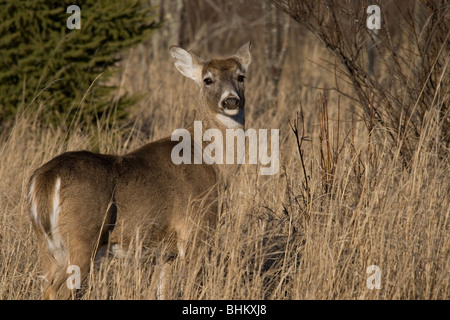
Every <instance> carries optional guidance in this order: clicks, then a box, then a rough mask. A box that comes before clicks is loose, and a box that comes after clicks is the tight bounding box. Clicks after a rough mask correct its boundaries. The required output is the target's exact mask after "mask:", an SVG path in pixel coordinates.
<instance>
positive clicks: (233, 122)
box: [216, 109, 245, 129]
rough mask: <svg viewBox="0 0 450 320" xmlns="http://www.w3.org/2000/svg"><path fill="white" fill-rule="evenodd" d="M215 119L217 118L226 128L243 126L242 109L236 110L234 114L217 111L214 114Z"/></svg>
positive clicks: (243, 114)
mask: <svg viewBox="0 0 450 320" xmlns="http://www.w3.org/2000/svg"><path fill="white" fill-rule="evenodd" d="M228 111H231V110H228ZM233 111H234V110H233ZM216 119H217V120H219V121H220V122H221V123H222V124H223V125H224V126H225V127H227V128H228V129H237V128H243V127H244V123H245V113H244V109H239V110H236V113H235V114H234V115H227V114H222V113H218V114H217V115H216Z"/></svg>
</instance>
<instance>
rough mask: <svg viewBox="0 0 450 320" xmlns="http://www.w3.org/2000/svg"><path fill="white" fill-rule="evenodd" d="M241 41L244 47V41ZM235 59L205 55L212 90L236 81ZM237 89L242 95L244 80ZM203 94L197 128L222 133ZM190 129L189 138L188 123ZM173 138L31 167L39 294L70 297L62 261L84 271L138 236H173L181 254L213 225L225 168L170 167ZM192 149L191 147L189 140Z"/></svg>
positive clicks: (144, 240)
mask: <svg viewBox="0 0 450 320" xmlns="http://www.w3.org/2000/svg"><path fill="white" fill-rule="evenodd" d="M247 47H248V52H249V50H250V45H247ZM238 58H239V56H238V57H237V58H236V57H235V58H233V59H227V60H212V61H211V63H210V65H211V67H212V66H214V69H215V71H214V72H215V74H216V76H217V82H216V83H219V82H220V83H221V84H222V86H218V87H217V88H216V90H219V91H220V90H222V89H223V86H225V87H226V86H231V87H232V86H235V84H234V78H232V77H231V76H230V74H228V73H227V72H229V70H230V68H231V69H233V70H235V69H236V68H241V64H240V63H239V59H238ZM247 60H248V59H247ZM206 65H208V63H206ZM227 70H228V71H227ZM238 89H239V94H240V97H241V96H242V101H244V95H243V94H244V91H243V84H242V85H241V86H240V87H239V88H238ZM213 91H214V90H211V89H210V91H209V92H213ZM220 94H221V93H220V92H217V94H216V95H219V96H220ZM201 95H202V99H201V101H202V103H201V105H200V106H199V108H198V110H197V113H196V116H195V120H199V121H202V122H203V128H204V129H203V130H206V128H218V129H220V130H221V131H222V132H225V129H226V128H225V127H224V125H223V124H222V123H220V121H218V120H217V119H215V117H214V114H215V113H217V112H219V110H217V103H216V104H215V105H211V103H210V101H209V100H208V98H207V97H206V95H205V89H204V88H201ZM243 107H244V105H243V104H242V108H243ZM188 130H189V131H190V133H191V136H192V137H193V135H194V134H193V126H189V127H188ZM224 136H225V134H224ZM193 140H194V139H192V143H193ZM178 143H179V142H178V141H171V139H170V137H167V138H164V139H161V140H158V141H155V142H152V143H149V144H147V145H145V146H143V147H141V148H139V149H137V150H135V151H133V152H131V153H128V154H126V155H123V156H118V155H104V154H94V153H91V152H87V151H79V152H66V153H64V154H62V155H59V156H57V157H55V158H54V159H52V160H50V161H49V162H47V163H46V164H44V165H43V166H42V167H40V168H39V169H37V170H36V171H35V173H34V174H33V175H32V177H31V179H30V205H31V207H32V208H36V210H35V211H36V212H33V210H31V212H32V214H31V220H32V222H33V227H34V229H35V231H36V235H37V237H38V240H39V245H40V257H41V262H42V268H43V270H44V275H45V277H46V280H47V282H46V287H45V290H44V298H46V299H55V298H62V299H66V298H68V297H69V296H70V294H71V291H70V290H69V289H68V288H67V286H66V285H65V281H66V280H67V276H68V275H67V273H66V270H67V267H68V266H69V265H77V266H79V267H80V271H81V274H82V277H85V276H86V274H87V273H88V272H89V268H90V264H91V262H92V261H93V259H94V257H95V255H96V253H97V250H98V248H99V247H100V246H102V245H105V244H107V243H119V244H121V245H122V246H125V247H126V245H127V244H129V243H132V242H133V241H136V237H137V235H139V239H138V241H139V244H142V245H143V246H144V247H154V246H156V245H157V244H158V243H160V242H161V241H164V240H165V239H166V240H167V239H174V240H175V241H171V242H170V243H169V245H170V247H171V250H172V251H173V252H176V250H177V246H181V247H182V248H183V252H185V251H186V250H187V249H189V244H188V243H186V239H187V238H188V236H189V234H190V233H191V232H192V231H193V229H194V227H195V226H200V229H201V230H203V231H205V230H209V229H210V228H213V227H214V226H215V224H216V219H217V213H218V203H217V199H218V192H219V187H220V185H221V182H223V178H224V174H223V172H224V171H226V170H221V168H220V167H219V166H218V165H215V164H214V165H206V164H200V165H195V164H180V165H175V164H174V163H173V162H172V159H171V151H172V149H173V147H174V146H175V145H176V144H178ZM191 150H192V152H194V147H193V146H192V148H191ZM57 179H60V181H61V185H60V189H59V202H58V203H57V204H58V206H59V208H60V211H59V216H58V219H57V225H56V226H53V225H52V222H51V219H52V215H53V214H54V209H55V207H54V206H55V202H56V201H55V198H54V197H55V184H56V181H57ZM33 206H34V207H33ZM203 236H205V234H204V235H203ZM55 239H60V240H61V245H60V246H59V247H57V248H56V249H55V247H56V246H55V244H54V243H53V244H52V240H54V241H55V243H56V240H55Z"/></svg>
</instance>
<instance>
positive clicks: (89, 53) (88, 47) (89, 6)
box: [0, 0, 158, 124]
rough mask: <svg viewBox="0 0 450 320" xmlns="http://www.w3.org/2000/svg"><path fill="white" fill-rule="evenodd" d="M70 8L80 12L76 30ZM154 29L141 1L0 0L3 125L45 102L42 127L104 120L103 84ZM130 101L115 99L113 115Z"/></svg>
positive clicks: (106, 95)
mask: <svg viewBox="0 0 450 320" xmlns="http://www.w3.org/2000/svg"><path fill="white" fill-rule="evenodd" d="M2 2H3V3H2ZM70 5H77V6H78V7H79V8H80V16H81V21H80V22H81V29H69V28H68V25H67V21H68V20H69V21H71V19H70V17H71V15H72V12H70V13H67V12H66V11H67V8H68V7H69V6H70ZM157 27H158V26H157V24H156V23H155V22H154V16H153V8H152V7H148V6H144V5H143V2H142V1H140V0H121V1H113V0H112V1H111V0H109V1H108V0H85V1H74V0H70V1H61V0H19V1H15V0H8V1H7V2H6V3H5V2H4V1H3V0H0V124H1V123H2V122H3V121H4V120H6V119H8V118H10V117H11V116H13V115H15V114H16V112H17V111H18V110H19V108H30V109H33V108H37V106H38V105H39V104H38V103H37V102H42V101H43V102H44V103H43V106H44V108H45V109H44V110H43V112H44V115H45V120H46V121H47V123H57V121H58V122H60V121H61V120H66V121H68V122H70V121H72V119H73V117H74V115H75V114H78V115H79V116H80V118H81V120H83V121H88V122H90V121H92V120H94V119H95V117H99V116H100V117H101V116H102V115H103V114H104V113H105V112H107V111H108V110H110V109H111V108H109V107H110V106H111V105H112V95H111V91H112V90H113V89H114V88H113V87H111V86H108V85H106V80H107V79H108V77H109V76H110V75H111V73H112V72H113V70H114V65H115V64H116V63H117V62H118V61H119V59H120V58H119V55H118V53H119V52H120V51H121V50H123V49H126V48H129V47H131V46H133V45H135V44H137V43H139V42H143V41H145V40H147V39H148V38H149V37H150V35H151V33H152V31H153V30H154V29H155V28H157ZM100 75H101V76H100ZM97 78H98V79H97ZM96 79H97V80H96ZM86 93H88V94H86ZM135 100H136V99H135V97H124V98H122V99H121V100H119V101H118V102H117V105H116V107H117V109H116V113H117V114H116V117H118V118H120V117H124V116H125V115H126V112H125V109H126V107H127V105H129V104H130V102H132V101H135Z"/></svg>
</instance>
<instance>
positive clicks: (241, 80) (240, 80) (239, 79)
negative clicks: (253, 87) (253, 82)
mask: <svg viewBox="0 0 450 320" xmlns="http://www.w3.org/2000/svg"><path fill="white" fill-rule="evenodd" d="M244 80H245V76H243V75H238V77H237V81H238V82H244Z"/></svg>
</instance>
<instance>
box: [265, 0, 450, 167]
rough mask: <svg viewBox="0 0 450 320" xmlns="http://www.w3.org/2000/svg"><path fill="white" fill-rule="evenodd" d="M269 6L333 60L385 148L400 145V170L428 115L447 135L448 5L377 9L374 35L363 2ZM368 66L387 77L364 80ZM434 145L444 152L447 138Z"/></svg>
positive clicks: (290, 1) (301, 0) (304, 0)
mask: <svg viewBox="0 0 450 320" xmlns="http://www.w3.org/2000/svg"><path fill="white" fill-rule="evenodd" d="M273 2H274V3H275V5H276V6H277V7H278V8H279V9H280V10H282V11H284V12H286V13H288V14H289V15H290V16H291V17H292V18H293V19H294V20H295V21H297V22H298V23H299V24H301V25H303V26H304V27H306V28H307V29H308V30H309V31H311V32H312V33H313V34H314V35H315V36H316V37H317V38H318V39H319V40H320V41H321V42H322V43H323V45H324V46H326V48H327V49H328V50H329V51H330V52H331V53H332V54H333V55H334V56H335V57H336V59H337V61H338V62H337V70H338V71H339V72H340V74H342V75H344V76H345V79H346V80H348V81H349V82H350V83H351V84H352V86H353V88H354V90H355V93H356V96H357V100H358V102H359V105H360V106H361V108H362V111H363V114H364V116H365V118H366V119H372V118H373V119H374V120H375V124H378V125H380V128H381V129H382V131H381V132H387V134H388V135H389V137H390V140H391V143H393V144H394V145H400V146H401V148H400V154H401V156H402V157H404V160H405V163H407V162H408V161H409V160H410V158H411V156H412V153H413V150H414V146H415V144H416V143H417V141H418V139H419V137H420V135H421V133H422V132H421V131H422V128H423V119H424V116H425V114H426V113H427V112H428V111H429V110H430V109H437V110H439V112H440V115H441V117H440V122H441V124H442V128H443V131H444V132H449V129H450V117H449V112H450V108H449V88H450V85H449V84H450V82H449V81H450V77H449V72H448V65H449V59H450V56H449V43H450V42H449V35H450V31H449V30H450V22H449V21H450V20H449V19H448V16H449V15H450V6H448V5H446V4H445V1H416V2H415V3H412V2H410V1H396V0H392V1H388V2H383V3H381V4H380V7H381V18H382V19H384V20H381V21H382V24H381V30H380V32H379V34H374V33H373V32H372V31H371V30H369V29H368V28H367V27H366V19H367V17H368V14H367V13H366V10H367V7H368V5H370V4H371V3H370V1H365V0H364V1H339V0H323V1H313V0H273ZM394 35H395V37H394ZM368 46H369V47H368ZM374 48H375V49H376V51H375V54H374V52H373V49H374ZM367 52H369V53H370V54H367ZM367 56H368V57H369V58H372V60H371V61H370V62H369V63H367ZM375 57H376V58H375ZM373 59H374V60H373ZM371 64H375V67H374V68H375V69H378V70H384V71H385V72H387V74H388V77H381V76H376V74H377V72H375V74H372V73H371V72H370V65H371ZM378 74H379V72H378ZM372 97H374V99H373V98H372ZM372 102H373V103H372ZM379 136H380V134H379ZM441 139H442V141H441V142H442V143H443V145H444V146H448V144H449V142H450V136H449V135H448V134H444V135H443V136H442V137H441Z"/></svg>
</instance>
